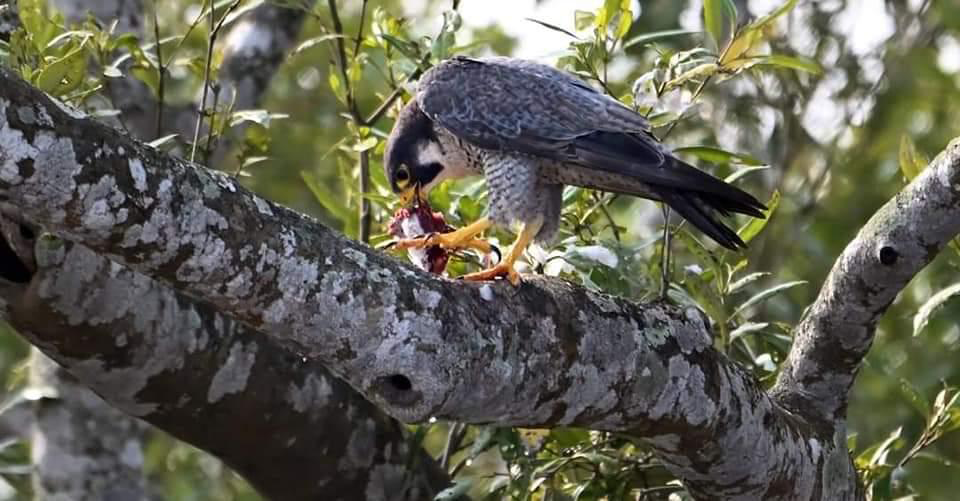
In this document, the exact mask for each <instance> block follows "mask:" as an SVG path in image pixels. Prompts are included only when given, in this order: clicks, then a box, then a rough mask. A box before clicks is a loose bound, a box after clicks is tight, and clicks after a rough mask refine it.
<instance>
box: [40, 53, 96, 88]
mask: <svg viewBox="0 0 960 501" xmlns="http://www.w3.org/2000/svg"><path fill="white" fill-rule="evenodd" d="M86 71H87V54H86V52H85V51H84V50H83V44H81V45H80V46H79V47H77V48H75V49H73V50H71V51H70V52H68V53H67V54H66V55H64V56H63V57H61V58H59V59H55V60H54V61H53V62H51V63H50V64H48V65H47V66H45V67H44V68H43V69H42V70H40V74H39V75H38V76H37V87H39V88H40V90H42V91H44V92H47V93H49V94H53V95H54V96H63V95H64V94H68V93H70V92H72V91H73V90H74V89H76V88H77V87H79V86H80V84H81V83H83V79H84V77H85V76H86Z"/></svg>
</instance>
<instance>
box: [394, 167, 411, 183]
mask: <svg viewBox="0 0 960 501" xmlns="http://www.w3.org/2000/svg"><path fill="white" fill-rule="evenodd" d="M396 179H397V181H399V182H406V181H409V180H410V169H408V168H407V166H406V165H402V166H400V168H399V169H397V174H396Z"/></svg>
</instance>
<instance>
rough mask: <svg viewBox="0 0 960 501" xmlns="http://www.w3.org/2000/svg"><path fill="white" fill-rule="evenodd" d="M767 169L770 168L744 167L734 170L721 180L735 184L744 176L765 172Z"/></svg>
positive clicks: (764, 166) (763, 166)
mask: <svg viewBox="0 0 960 501" xmlns="http://www.w3.org/2000/svg"><path fill="white" fill-rule="evenodd" d="M769 168H770V166H769V165H753V166H750V167H744V168H742V169H737V170H735V171H734V172H733V173H732V174H730V175H729V176H727V177H725V178H723V180H724V181H726V182H727V183H735V182H737V181H739V180H740V178H742V177H744V176H746V175H747V174H750V173H753V172H759V171H763V170H767V169H769Z"/></svg>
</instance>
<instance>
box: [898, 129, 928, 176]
mask: <svg viewBox="0 0 960 501" xmlns="http://www.w3.org/2000/svg"><path fill="white" fill-rule="evenodd" d="M898 156H899V160H900V172H903V177H905V178H907V181H913V178H915V177H917V176H918V175H920V173H921V172H923V169H926V168H927V165H928V164H929V163H930V159H928V158H927V157H926V156H925V155H923V154H922V153H920V152H918V151H917V146H916V145H915V144H914V143H913V139H911V138H910V136H909V135H907V134H904V135H902V136H900V153H899V155H898Z"/></svg>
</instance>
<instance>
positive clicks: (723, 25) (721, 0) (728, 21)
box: [703, 0, 737, 49]
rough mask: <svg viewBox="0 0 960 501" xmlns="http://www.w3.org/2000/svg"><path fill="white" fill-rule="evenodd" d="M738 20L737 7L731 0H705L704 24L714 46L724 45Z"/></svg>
mask: <svg viewBox="0 0 960 501" xmlns="http://www.w3.org/2000/svg"><path fill="white" fill-rule="evenodd" d="M736 20H737V7H736V6H734V5H733V2H732V1H731V0H704V1H703V26H704V28H705V29H706V30H707V33H708V34H709V35H710V39H711V40H712V41H713V44H714V47H716V48H717V49H719V48H720V47H723V45H724V43H725V42H726V40H727V36H728V34H729V33H732V32H733V25H734V23H736Z"/></svg>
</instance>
